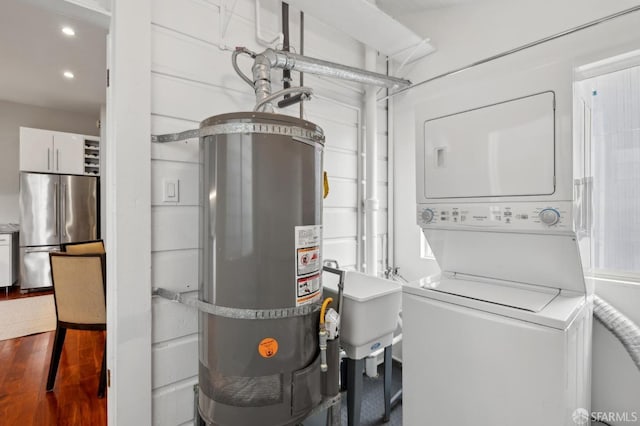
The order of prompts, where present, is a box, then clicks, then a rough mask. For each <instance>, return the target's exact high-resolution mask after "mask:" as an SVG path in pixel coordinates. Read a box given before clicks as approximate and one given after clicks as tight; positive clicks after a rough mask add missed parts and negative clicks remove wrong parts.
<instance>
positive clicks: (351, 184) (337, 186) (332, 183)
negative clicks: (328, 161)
mask: <svg viewBox="0 0 640 426" xmlns="http://www.w3.org/2000/svg"><path fill="white" fill-rule="evenodd" d="M357 206H358V184H357V182H356V181H355V180H343V179H340V178H333V177H331V176H330V177H329V195H328V196H327V198H325V199H324V207H325V208H327V207H353V208H356V207H357Z"/></svg>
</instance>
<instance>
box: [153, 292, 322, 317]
mask: <svg viewBox="0 0 640 426" xmlns="http://www.w3.org/2000/svg"><path fill="white" fill-rule="evenodd" d="M152 294H153V295H154V296H159V297H162V298H163V299H167V300H171V301H173V302H178V303H181V304H183V305H186V306H190V307H192V308H196V309H198V310H199V311H201V312H205V313H207V314H211V315H216V316H220V317H225V318H234V319H248V320H264V319H282V318H292V317H301V316H305V315H309V314H311V313H314V312H316V311H318V310H320V304H318V303H314V304H309V305H302V306H296V307H289V308H275V309H242V308H229V307H227V306H219V305H214V304H211V303H208V302H205V301H202V300H200V299H198V297H197V296H185V293H179V292H175V291H171V290H167V289H164V288H155V289H153V293H152Z"/></svg>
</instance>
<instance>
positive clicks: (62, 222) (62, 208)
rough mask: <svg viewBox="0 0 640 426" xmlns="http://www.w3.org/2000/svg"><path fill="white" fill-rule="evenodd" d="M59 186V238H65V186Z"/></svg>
mask: <svg viewBox="0 0 640 426" xmlns="http://www.w3.org/2000/svg"><path fill="white" fill-rule="evenodd" d="M60 185H61V195H62V196H61V197H60V202H61V206H60V229H61V231H60V236H61V237H66V236H67V185H65V184H64V183H62V184H60Z"/></svg>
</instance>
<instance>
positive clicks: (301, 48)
mask: <svg viewBox="0 0 640 426" xmlns="http://www.w3.org/2000/svg"><path fill="white" fill-rule="evenodd" d="M300 54H301V55H304V12H302V11H300ZM300 86H304V73H303V72H301V73H300ZM300 119H301V120H303V119H304V100H302V101H300Z"/></svg>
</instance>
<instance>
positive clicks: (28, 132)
mask: <svg viewBox="0 0 640 426" xmlns="http://www.w3.org/2000/svg"><path fill="white" fill-rule="evenodd" d="M53 166H54V152H53V133H51V132H50V131H48V130H40V129H30V128H28V127H21V128H20V170H21V171H26V172H53V171H54V167H53Z"/></svg>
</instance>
